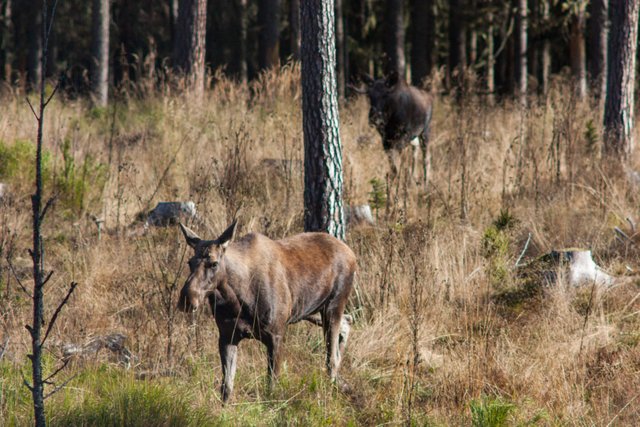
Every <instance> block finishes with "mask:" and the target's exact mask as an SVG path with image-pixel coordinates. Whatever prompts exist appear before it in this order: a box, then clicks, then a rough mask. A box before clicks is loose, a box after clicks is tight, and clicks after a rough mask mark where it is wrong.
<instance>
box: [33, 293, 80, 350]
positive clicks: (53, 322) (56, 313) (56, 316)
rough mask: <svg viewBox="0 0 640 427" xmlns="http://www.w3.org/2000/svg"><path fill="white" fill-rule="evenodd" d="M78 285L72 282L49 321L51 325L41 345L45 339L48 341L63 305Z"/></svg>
mask: <svg viewBox="0 0 640 427" xmlns="http://www.w3.org/2000/svg"><path fill="white" fill-rule="evenodd" d="M76 286H78V284H77V283H76V282H71V287H70V288H69V291H68V292H67V295H66V296H65V297H64V299H63V300H62V302H60V304H58V308H56V311H55V312H54V313H53V316H52V317H51V320H50V321H49V326H47V332H45V334H44V338H43V339H42V343H41V345H44V343H45V341H47V338H48V337H49V333H50V332H51V328H53V325H54V324H55V323H56V319H57V318H58V315H59V314H60V310H62V307H64V306H65V304H67V301H69V297H70V296H71V294H72V293H73V291H74V290H75V289H76Z"/></svg>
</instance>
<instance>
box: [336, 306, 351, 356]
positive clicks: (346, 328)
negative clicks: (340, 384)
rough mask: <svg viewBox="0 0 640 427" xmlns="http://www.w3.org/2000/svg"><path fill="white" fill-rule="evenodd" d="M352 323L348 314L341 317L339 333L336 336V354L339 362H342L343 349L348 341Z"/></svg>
mask: <svg viewBox="0 0 640 427" xmlns="http://www.w3.org/2000/svg"><path fill="white" fill-rule="evenodd" d="M352 323H353V318H352V317H351V316H350V315H349V314H343V315H342V320H341V321H340V333H339V334H338V352H339V354H340V360H342V355H344V349H345V347H346V346H347V341H348V340H349V332H350V331H351V324H352Z"/></svg>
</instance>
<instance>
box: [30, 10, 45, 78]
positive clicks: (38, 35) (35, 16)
mask: <svg viewBox="0 0 640 427" xmlns="http://www.w3.org/2000/svg"><path fill="white" fill-rule="evenodd" d="M33 3H34V4H33V5H28V7H29V9H28V10H27V13H28V15H29V19H30V20H31V22H32V24H31V26H30V29H31V31H29V55H28V58H27V89H28V90H30V91H33V90H37V89H38V88H39V87H40V80H41V79H42V61H41V60H42V14H41V10H42V0H36V1H34V2H33Z"/></svg>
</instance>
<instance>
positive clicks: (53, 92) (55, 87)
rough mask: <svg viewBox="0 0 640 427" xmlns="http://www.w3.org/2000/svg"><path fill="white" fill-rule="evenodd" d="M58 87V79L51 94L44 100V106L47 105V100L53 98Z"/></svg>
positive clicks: (49, 100)
mask: <svg viewBox="0 0 640 427" xmlns="http://www.w3.org/2000/svg"><path fill="white" fill-rule="evenodd" d="M59 87H60V79H58V83H56V85H55V86H54V88H53V91H52V92H51V95H49V97H48V98H47V100H46V101H45V102H44V106H45V107H46V106H47V105H49V102H51V100H52V99H53V96H54V95H55V94H56V92H57V91H58V88H59Z"/></svg>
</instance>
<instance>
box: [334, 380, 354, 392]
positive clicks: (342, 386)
mask: <svg viewBox="0 0 640 427" xmlns="http://www.w3.org/2000/svg"><path fill="white" fill-rule="evenodd" d="M334 385H335V387H336V388H337V389H338V391H340V393H351V386H350V385H349V384H347V382H346V381H345V380H343V379H341V378H338V379H336V380H335V381H334Z"/></svg>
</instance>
